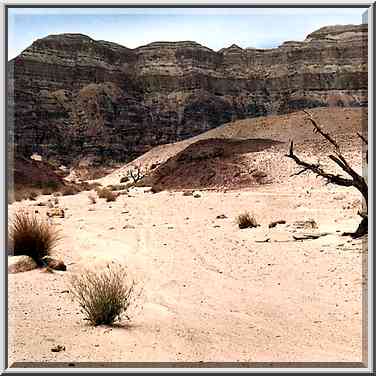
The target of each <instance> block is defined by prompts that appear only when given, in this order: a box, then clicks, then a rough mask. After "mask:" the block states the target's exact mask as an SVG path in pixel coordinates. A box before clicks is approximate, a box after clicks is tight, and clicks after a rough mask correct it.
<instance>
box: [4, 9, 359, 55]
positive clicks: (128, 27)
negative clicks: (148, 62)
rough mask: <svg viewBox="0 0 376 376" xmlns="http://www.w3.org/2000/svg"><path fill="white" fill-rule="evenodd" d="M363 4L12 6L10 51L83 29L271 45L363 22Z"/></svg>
mask: <svg viewBox="0 0 376 376" xmlns="http://www.w3.org/2000/svg"><path fill="white" fill-rule="evenodd" d="M365 11H366V9H365V8H321V9H320V8H279V9H278V8H270V9H267V8H247V9H224V8H222V9H220V8H217V9H215V8H208V9H203V8H201V9H197V8H196V9H194V8H185V9H182V8H180V9H178V8H175V9H173V8H168V9H162V8H160V9H156V8H154V9H153V8H149V9H147V8H146V9H142V8H134V9H130V8H128V9H126V8H122V9H109V8H107V9H95V8H91V9H84V8H76V9H75V8H60V9H59V8H55V9H52V8H49V9H46V8H39V9H38V8H30V9H27V8H13V9H12V8H11V9H9V29H8V31H9V32H8V38H9V40H8V46H9V49H8V56H9V59H12V58H14V57H15V56H17V55H18V54H19V53H20V52H21V51H22V50H24V49H25V48H27V47H28V46H30V45H31V43H32V42H33V41H35V40H36V39H39V38H43V37H45V36H47V35H49V34H60V33H82V34H86V35H88V36H90V37H91V38H93V39H96V40H99V39H101V40H107V41H111V42H115V43H119V44H121V45H123V46H126V47H129V48H135V47H138V46H141V45H144V44H147V43H151V42H155V41H179V40H192V41H196V42H198V43H200V44H202V45H205V46H207V47H209V48H211V49H213V50H215V51H217V50H219V49H221V48H223V47H228V46H230V45H231V44H233V43H235V44H237V45H239V46H240V47H243V48H246V47H257V48H271V47H277V46H278V45H280V44H281V43H282V42H284V41H286V40H304V38H305V37H306V35H307V34H309V33H310V32H312V31H314V30H316V29H318V28H320V27H322V26H327V25H344V24H360V23H362V14H363V13H364V12H365Z"/></svg>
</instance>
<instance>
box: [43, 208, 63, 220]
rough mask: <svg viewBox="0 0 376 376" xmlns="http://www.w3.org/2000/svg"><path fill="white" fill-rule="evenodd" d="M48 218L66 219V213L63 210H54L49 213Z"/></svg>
mask: <svg viewBox="0 0 376 376" xmlns="http://www.w3.org/2000/svg"><path fill="white" fill-rule="evenodd" d="M46 214H47V217H49V218H52V217H58V218H64V217H65V213H64V209H62V208H52V209H51V210H48V211H47V213H46Z"/></svg>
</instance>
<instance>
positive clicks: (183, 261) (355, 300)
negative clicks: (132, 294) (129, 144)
mask: <svg viewBox="0 0 376 376" xmlns="http://www.w3.org/2000/svg"><path fill="white" fill-rule="evenodd" d="M313 179H315V178H313ZM314 181H315V180H312V182H314ZM200 195H201V197H199V198H194V197H193V196H183V195H182V193H181V192H173V193H170V192H160V193H157V194H152V193H143V192H140V191H133V192H131V193H130V196H127V195H121V196H120V197H119V198H118V200H117V201H116V202H113V203H106V202H105V201H104V200H103V199H102V200H98V202H97V203H96V204H94V205H90V204H89V200H88V192H81V193H80V194H78V195H75V196H65V197H60V198H59V200H60V205H61V207H64V208H66V218H63V219H54V222H55V223H56V225H57V226H60V227H61V229H62V233H63V235H64V241H63V242H61V244H60V246H59V247H58V250H57V254H58V255H59V256H61V257H62V258H63V259H64V260H65V263H66V264H67V268H68V270H67V271H66V272H55V273H53V274H50V273H43V272H41V270H38V269H37V270H33V271H29V272H24V273H18V274H10V275H9V312H10V316H9V359H10V362H9V364H10V365H11V364H12V363H14V362H30V361H33V362H39V361H42V362H56V361H58V362H83V361H97V362H120V361H122V362H132V361H138V362H143V361H145V362H150V361H157V362H161V361H166V362H170V361H171V362H180V361H192V362H198V361H202V362H209V361H212V362H224V361H226V362H278V361H290V362H291V361H293V362H295V361H296V362H316V361H318V362H334V361H338V362H342V361H346V362H361V361H362V315H363V310H362V297H363V294H364V292H363V290H364V288H365V285H366V282H367V281H366V278H365V277H366V276H365V275H364V273H363V271H364V272H365V268H364V265H363V264H364V263H365V262H366V257H367V250H366V249H364V247H363V245H364V243H362V242H364V240H363V241H362V240H351V239H350V238H348V237H342V236H340V233H341V232H342V231H352V230H354V228H355V227H356V226H357V223H358V218H357V216H356V215H355V212H356V205H357V204H358V200H359V196H358V194H357V193H356V191H353V190H351V189H350V190H349V189H341V188H338V187H333V186H322V185H320V184H319V183H318V182H317V179H316V186H310V188H309V189H308V190H307V189H306V188H300V189H299V188H296V189H294V190H293V189H292V188H291V187H290V186H288V185H286V186H285V187H283V186H281V185H279V186H278V191H276V187H273V186H263V187H259V188H257V189H253V190H248V191H244V190H243V191H230V192H227V193H224V192H209V191H206V192H201V193H200ZM46 198H47V197H46ZM354 203H355V204H354ZM353 204H354V205H353ZM33 205H35V202H32V201H23V202H21V203H20V202H17V203H14V204H13V205H11V207H10V215H12V213H13V212H14V211H15V210H16V209H17V208H20V207H25V206H27V207H28V209H29V210H34V209H38V211H39V213H40V215H41V216H43V214H44V211H45V210H47V209H46V208H44V207H35V206H33ZM353 206H354V207H353ZM244 210H250V211H251V212H253V213H254V214H255V216H256V217H257V218H258V221H259V222H260V223H261V226H260V227H258V228H257V229H244V230H240V229H239V228H238V227H237V225H236V223H235V217H236V216H237V215H238V214H239V213H240V212H243V211H244ZM221 214H224V215H225V216H226V217H227V218H222V219H217V216H218V215H221ZM99 218H100V220H98V219H99ZM307 218H313V219H314V220H315V221H316V222H317V223H318V224H319V226H320V230H323V231H326V232H329V234H328V235H327V236H323V237H320V238H319V239H316V240H304V241H295V240H294V239H293V238H292V234H293V233H294V232H293V231H294V230H293V228H294V227H293V222H294V221H296V220H304V219H307ZM275 219H285V220H286V221H287V223H286V224H285V225H279V226H277V227H276V228H273V229H269V228H268V223H269V222H270V221H271V220H275ZM265 236H267V237H269V238H270V240H269V241H268V242H262V241H263V240H265ZM113 259H114V260H116V261H117V262H120V263H122V264H124V265H126V266H127V267H128V268H129V271H130V273H131V274H132V277H134V278H135V279H136V281H137V282H138V293H139V295H138V297H137V299H136V303H137V304H136V305H135V306H134V308H133V309H131V312H130V315H131V322H130V323H123V325H118V326H116V327H106V326H99V327H91V326H89V325H88V324H87V322H86V321H83V316H82V314H81V313H80V309H79V307H78V305H77V304H76V302H74V301H73V300H72V297H71V295H72V294H71V293H69V292H67V290H68V291H69V280H70V277H71V275H72V274H74V273H80V271H82V270H83V268H84V267H88V266H92V265H93V264H98V265H101V263H103V262H104V260H113ZM57 344H60V345H63V346H65V348H66V350H65V351H62V352H59V353H55V352H51V348H52V347H53V346H56V345H57Z"/></svg>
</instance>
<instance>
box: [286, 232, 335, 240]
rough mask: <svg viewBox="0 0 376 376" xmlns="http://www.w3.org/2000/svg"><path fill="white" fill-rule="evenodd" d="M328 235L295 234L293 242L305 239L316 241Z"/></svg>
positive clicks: (323, 233)
mask: <svg viewBox="0 0 376 376" xmlns="http://www.w3.org/2000/svg"><path fill="white" fill-rule="evenodd" d="M326 235H329V233H328V232H319V233H297V234H293V236H292V237H293V238H294V239H295V240H307V239H318V238H321V237H322V236H326Z"/></svg>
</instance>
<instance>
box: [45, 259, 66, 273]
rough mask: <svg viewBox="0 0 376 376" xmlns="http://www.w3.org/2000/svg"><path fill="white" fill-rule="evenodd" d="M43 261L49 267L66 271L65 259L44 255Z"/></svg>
mask: <svg viewBox="0 0 376 376" xmlns="http://www.w3.org/2000/svg"><path fill="white" fill-rule="evenodd" d="M42 261H43V262H44V264H45V266H46V267H49V268H51V269H53V270H60V271H66V270H67V267H66V265H65V264H64V261H62V260H58V259H55V258H53V257H51V256H44V257H43V258H42Z"/></svg>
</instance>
